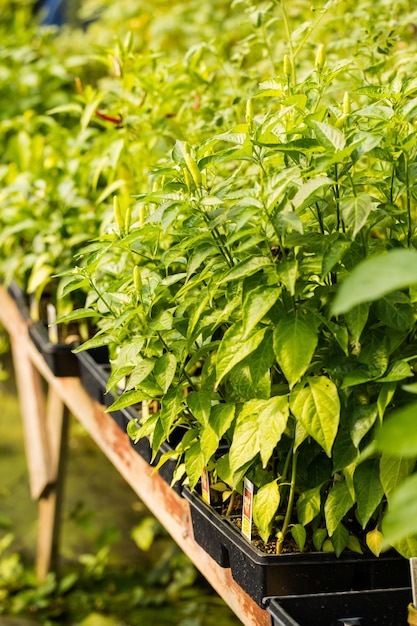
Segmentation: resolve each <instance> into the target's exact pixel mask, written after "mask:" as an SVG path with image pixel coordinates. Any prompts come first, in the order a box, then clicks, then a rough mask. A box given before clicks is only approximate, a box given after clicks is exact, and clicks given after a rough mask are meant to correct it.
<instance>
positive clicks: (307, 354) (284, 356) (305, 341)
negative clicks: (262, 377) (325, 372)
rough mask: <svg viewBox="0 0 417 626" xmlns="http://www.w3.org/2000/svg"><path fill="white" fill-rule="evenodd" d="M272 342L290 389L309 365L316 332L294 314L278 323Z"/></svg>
mask: <svg viewBox="0 0 417 626" xmlns="http://www.w3.org/2000/svg"><path fill="white" fill-rule="evenodd" d="M273 341H274V350H275V355H276V357H277V361H278V364H279V366H280V368H281V369H282V371H283V373H284V376H285V377H286V379H287V380H288V383H289V385H290V388H291V387H293V386H294V385H295V383H297V382H298V381H299V380H300V378H301V377H302V375H303V374H304V373H305V372H306V370H307V368H308V366H309V365H310V363H311V359H312V357H313V355H314V351H315V349H316V346H317V342H318V335H317V331H316V329H315V328H314V326H312V325H311V324H309V323H308V322H307V321H306V320H305V319H304V318H303V317H301V316H300V315H297V314H296V315H294V316H291V317H290V316H288V317H285V318H283V319H281V320H280V321H279V322H278V324H277V327H276V328H275V330H274V339H273Z"/></svg>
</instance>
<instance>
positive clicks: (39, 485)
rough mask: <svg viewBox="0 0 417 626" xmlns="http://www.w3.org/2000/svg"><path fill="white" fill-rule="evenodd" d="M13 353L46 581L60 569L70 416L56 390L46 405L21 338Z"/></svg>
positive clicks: (14, 340) (41, 570)
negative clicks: (61, 515) (61, 521)
mask: <svg viewBox="0 0 417 626" xmlns="http://www.w3.org/2000/svg"><path fill="white" fill-rule="evenodd" d="M12 350H13V358H14V368H15V375H16V383H17V389H18V394H19V402H20V408H21V414H22V421H23V431H24V437H25V448H26V458H27V462H28V470H29V483H30V491H31V496H32V498H33V499H34V500H38V502H39V516H38V524H39V528H38V553H37V574H38V578H39V580H44V579H45V576H46V575H47V574H48V572H50V571H52V570H54V569H56V567H57V556H58V540H59V526H60V524H59V522H60V508H61V501H62V489H63V482H64V481H63V476H64V466H65V456H66V449H67V435H68V422H69V413H68V409H67V408H66V406H65V405H64V403H63V402H62V400H61V398H60V396H59V395H58V394H57V392H56V391H55V390H54V388H53V387H49V389H48V399H47V403H45V392H44V383H43V380H42V377H41V376H40V374H39V372H38V370H37V369H36V368H35V366H34V365H33V363H32V362H31V360H30V358H29V356H28V354H27V352H26V350H25V346H24V344H23V342H21V341H20V340H19V338H16V337H12ZM45 405H46V406H45Z"/></svg>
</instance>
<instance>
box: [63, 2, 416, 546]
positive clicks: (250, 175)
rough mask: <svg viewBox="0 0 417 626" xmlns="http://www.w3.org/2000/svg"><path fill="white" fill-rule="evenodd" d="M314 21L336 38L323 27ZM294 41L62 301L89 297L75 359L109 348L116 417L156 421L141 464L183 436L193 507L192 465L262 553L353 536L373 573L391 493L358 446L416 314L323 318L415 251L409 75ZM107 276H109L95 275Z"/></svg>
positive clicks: (370, 41)
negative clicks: (145, 407) (249, 500)
mask: <svg viewBox="0 0 417 626" xmlns="http://www.w3.org/2000/svg"><path fill="white" fill-rule="evenodd" d="M238 4H241V3H238ZM247 6H248V10H249V9H250V10H251V11H253V6H252V5H251V4H250V3H248V5H247ZM285 7H286V5H285V3H283V2H282V3H279V6H278V5H277V13H278V11H284V13H282V15H283V17H284V24H285V25H286V27H287V29H288V30H289V28H290V26H291V19H290V17H289V16H288V14H286V13H285ZM327 8H329V7H327ZM332 8H333V7H332ZM368 8H369V6H368V5H367V4H366V5H363V6H361V7H360V8H359V9H358V14H361V11H365V9H368ZM351 10H352V11H353V13H352V14H353V15H354V14H355V12H354V10H353V9H351ZM277 13H274V10H272V8H271V7H269V8H268V11H267V12H266V13H265V15H263V17H261V18H259V19H260V23H262V20H264V21H263V23H264V24H266V25H267V28H265V29H263V31H262V36H263V40H264V42H265V41H269V42H271V41H272V40H280V41H281V40H282V39H281V38H280V36H279V35H278V32H279V30H278V26H277ZM252 14H253V13H252ZM258 15H259V14H258ZM303 15H305V13H303ZM329 15H330V17H332V18H333V20H332V19H330V17H329ZM325 17H326V19H327V24H329V23H330V24H332V28H334V29H336V28H339V29H340V28H341V26H340V19H341V17H340V15H338V14H337V10H335V11H334V13H331V12H328V13H327V14H326V15H322V16H321V18H322V19H325ZM337 20H339V21H337ZM258 22H259V20H258ZM258 22H257V28H258V27H259V23H258ZM359 23H360V22H359ZM305 24H306V25H304V26H303V25H301V26H300V29H299V30H297V31H296V32H294V34H291V32H289V35H288V33H287V38H286V39H285V41H286V42H287V49H286V50H285V48H284V49H283V50H282V53H283V54H282V55H281V63H280V67H279V68H278V70H277V68H276V63H277V61H276V60H275V59H276V58H278V57H276V56H274V54H270V55H269V56H270V57H273V58H274V69H275V70H277V73H276V75H274V76H271V77H266V76H265V80H263V82H262V83H261V84H260V87H259V90H258V91H255V90H253V91H252V92H251V93H250V92H248V94H247V97H246V101H247V103H246V112H245V111H244V110H242V107H241V106H240V105H238V108H237V110H236V117H237V118H238V121H237V123H235V124H234V125H232V126H231V127H230V128H229V130H228V131H226V132H224V131H223V132H221V133H217V134H214V135H211V136H208V137H203V138H202V140H201V141H200V142H199V143H198V144H196V143H195V141H193V142H192V143H193V144H194V146H193V145H190V143H188V142H187V141H184V140H178V141H177V142H176V144H175V146H174V148H173V150H172V152H171V157H170V158H166V159H161V160H160V163H159V164H158V166H157V167H155V168H154V170H153V172H152V191H150V192H148V193H141V194H140V195H138V196H137V197H136V203H135V205H134V207H133V208H132V218H131V221H130V218H129V223H130V227H129V230H128V232H127V229H125V228H124V226H123V224H124V220H123V219H122V220H121V219H120V216H119V218H118V224H119V226H118V229H117V230H116V232H115V233H114V234H113V236H112V238H111V241H109V239H104V240H101V241H98V243H97V244H94V248H93V250H94V251H93V254H92V256H91V257H90V259H88V258H87V260H86V263H85V265H84V267H83V268H79V269H77V273H76V274H75V277H74V278H73V283H72V286H71V288H76V286H77V284H84V285H85V284H90V286H91V285H92V286H93V291H92V292H91V296H90V299H89V307H88V308H87V309H86V310H84V312H83V311H81V312H80V313H79V314H80V315H83V314H84V315H90V314H91V315H98V316H99V317H100V318H101V320H100V321H99V327H100V331H99V333H98V335H97V336H96V337H95V338H94V339H93V340H92V341H90V342H89V343H87V344H85V346H84V347H88V346H91V345H97V344H99V343H109V344H110V345H111V346H113V347H114V348H116V347H117V351H114V352H113V353H112V356H113V359H112V375H111V379H110V381H109V386H113V385H116V384H118V383H120V381H122V380H126V387H125V391H124V392H123V393H122V395H121V397H120V398H119V399H118V400H117V401H116V403H115V405H114V408H118V407H122V406H127V405H132V404H136V403H140V402H142V401H148V402H149V401H154V400H157V402H158V403H159V406H160V408H159V410H158V411H157V412H156V413H151V414H149V415H146V416H144V417H143V418H142V420H140V425H137V424H135V423H132V424H131V426H130V434H131V436H133V437H142V436H149V437H150V438H151V442H152V446H153V449H154V451H155V452H156V451H157V450H158V449H159V446H160V445H161V443H162V442H163V441H165V440H169V439H170V437H171V435H172V434H173V432H174V431H175V432H176V433H178V432H182V433H183V436H182V438H181V439H180V442H179V444H178V445H177V446H176V447H175V450H173V452H172V453H169V454H170V455H174V456H176V457H177V458H178V463H179V465H178V471H177V478H179V477H180V476H181V475H182V474H184V473H185V474H186V476H187V480H188V482H189V484H190V486H191V487H192V488H193V487H195V485H196V484H197V482H198V480H199V478H200V476H201V473H202V471H203V469H204V468H205V467H206V466H207V465H209V466H210V467H211V468H212V471H213V475H214V476H215V477H217V479H218V480H220V481H222V482H223V483H225V484H226V485H227V488H228V489H229V490H231V491H235V490H240V489H241V481H242V478H243V476H245V475H246V476H248V477H249V478H250V479H251V480H252V481H253V482H254V483H255V485H256V487H257V494H256V496H255V501H254V521H255V523H256V525H257V527H258V530H259V532H260V535H261V537H262V538H263V539H264V541H267V540H268V539H269V538H270V536H271V534H272V533H273V534H275V536H276V550H277V552H281V551H282V550H283V549H285V541H286V540H287V537H288V535H289V534H290V533H291V534H292V536H293V538H294V539H295V541H296V543H297V544H298V546H299V549H301V550H302V549H303V547H304V545H305V542H306V538H307V536H308V537H309V541H310V543H313V544H314V546H315V548H316V549H325V550H334V551H335V552H336V553H337V554H340V552H341V551H342V550H344V549H345V548H350V549H352V550H356V551H362V550H363V549H364V547H363V544H361V543H360V542H359V540H358V536H359V533H360V531H361V530H364V531H365V534H366V537H367V544H368V547H369V548H370V549H371V550H372V551H373V552H375V553H376V554H378V553H379V552H380V549H381V546H382V535H380V522H381V517H382V514H383V511H384V509H385V503H386V499H387V498H388V499H389V496H390V493H391V490H392V489H393V487H394V483H395V481H396V478H395V468H393V467H392V466H391V465H390V462H389V460H388V459H387V458H386V457H385V456H384V455H382V456H381V455H380V453H379V452H378V451H375V449H374V448H373V446H372V443H373V441H374V438H375V434H376V432H377V431H378V428H379V425H380V423H382V422H383V421H384V419H385V416H386V415H387V414H389V412H390V411H391V410H392V408H394V407H395V406H402V405H403V404H407V402H408V401H409V400H408V397H407V395H405V394H404V393H403V391H402V385H403V383H404V382H409V381H410V380H412V379H413V376H414V369H413V368H414V362H415V359H416V357H417V352H416V347H417V346H416V343H415V337H414V323H415V303H414V298H413V294H412V293H411V294H410V293H407V292H404V291H398V290H397V291H395V292H393V293H389V294H388V293H384V294H382V295H381V297H379V298H378V299H377V300H376V301H375V302H374V303H370V302H368V301H360V302H358V303H354V304H355V306H354V308H352V310H351V311H346V312H343V313H340V314H338V315H334V313H333V310H332V308H331V307H332V302H333V299H334V297H335V295H336V293H337V290H338V285H339V283H341V282H342V281H343V280H345V279H346V277H348V276H349V275H350V274H351V272H353V270H354V268H355V267H356V266H357V265H358V264H360V263H361V261H362V260H363V259H365V258H368V257H374V256H377V255H379V254H380V253H382V252H385V251H387V250H390V249H392V248H404V249H405V248H410V247H413V246H414V243H415V189H414V182H413V181H414V175H413V172H414V169H415V163H416V153H415V141H414V139H415V112H416V109H415V97H416V81H415V74H414V71H415V68H414V66H413V65H412V62H411V61H410V56H409V53H408V48H407V46H406V45H405V43H403V42H401V45H400V43H399V42H398V40H397V39H396V38H395V37H394V35H393V33H391V35H390V37H389V40H388V41H389V45H388V47H386V48H384V49H382V48H381V45H380V39H381V37H380V33H375V32H368V34H367V35H368V36H367V37H366V38H364V37H358V39H359V41H361V44H360V47H359V49H357V50H356V56H355V55H351V58H350V59H348V60H346V59H345V58H343V56H341V55H340V53H339V50H338V49H337V46H336V45H335V44H334V43H333V45H332V41H331V40H330V41H328V42H327V48H328V50H327V52H326V54H324V50H323V47H322V46H321V45H319V46H317V45H316V46H315V50H313V47H312V44H311V42H312V39H313V32H312V31H311V30H309V29H310V27H309V25H308V23H307V22H306V23H305ZM378 26H381V27H382V24H379V25H378ZM383 26H384V28H385V29H386V32H389V27H390V24H389V19H387V22H386V23H385V24H383ZM317 28H318V26H317ZM300 32H301V33H302V32H307V36H306V37H303V36H301V35H300ZM317 32H318V33H320V32H321V31H320V30H318V31H317ZM314 35H315V36H317V33H316V32H314ZM344 35H345V37H346V40H344V45H347V43H346V42H347V41H348V42H349V43H350V45H351V44H352V40H351V39H350V38H349V36H348V34H347V33H346V32H345V31H344ZM257 37H259V32H257ZM265 37H266V39H265ZM254 41H255V44H254V45H258V41H259V39H258V38H256V39H254ZM288 42H289V43H288ZM298 42H300V45H298ZM245 45H246V44H245ZM365 48H366V50H367V52H366V54H365V52H364V49H365ZM389 48H391V49H392V52H391V55H389V54H388V52H389ZM263 63H264V61H263V60H262V64H263ZM397 67H400V69H401V71H400V72H399V73H398V72H397V71H396V68H397ZM251 72H253V68H252V69H251ZM249 73H250V72H249ZM239 117H240V119H239ZM144 217H145V221H144ZM108 255H109V256H108ZM109 258H110V259H111V258H113V259H114V260H115V259H118V260H119V261H121V264H122V266H123V268H124V269H123V271H122V272H121V273H120V265H119V266H117V265H116V264H115V266H114V267H115V268H116V267H117V268H118V269H117V271H115V272H114V273H111V272H108V271H107V270H103V268H106V267H107V265H108V259H109ZM97 277H99V280H97ZM335 312H337V311H336V309H335ZM223 441H225V442H226V443H228V444H229V446H230V450H229V452H227V453H226V454H224V455H223V456H221V457H220V458H217V456H216V453H217V450H218V448H219V445H220V444H221V443H222V442H223ZM413 467H414V464H413V463H410V464H409V465H408V471H409V472H411V471H412V470H413ZM396 547H397V549H399V550H400V551H401V552H402V553H403V554H406V555H409V554H411V553H413V552H414V551H415V546H414V544H413V542H408V543H407V545H405V544H402V545H400V544H397V545H396Z"/></svg>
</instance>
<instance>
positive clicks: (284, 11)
mask: <svg viewBox="0 0 417 626" xmlns="http://www.w3.org/2000/svg"><path fill="white" fill-rule="evenodd" d="M281 10H282V17H283V21H284V28H285V34H286V35H287V39H288V48H289V53H290V54H289V57H290V65H291V80H292V84H293V85H295V84H296V82H297V74H296V69H295V54H294V46H293V45H292V37H291V27H290V19H289V17H288V13H287V7H286V6H285V0H282V1H281Z"/></svg>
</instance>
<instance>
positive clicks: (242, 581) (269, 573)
mask: <svg viewBox="0 0 417 626" xmlns="http://www.w3.org/2000/svg"><path fill="white" fill-rule="evenodd" d="M183 495H184V497H185V498H186V499H187V500H188V501H189V503H190V510H191V517H192V524H193V531H194V537H195V540H196V541H197V542H198V543H199V544H200V545H201V546H202V547H203V548H204V549H205V550H206V551H207V553H208V554H210V556H212V558H213V559H214V560H215V561H216V562H217V563H218V564H219V565H221V566H222V567H230V568H231V572H232V576H233V578H234V580H235V581H236V582H237V583H238V584H239V585H240V587H241V588H242V589H243V590H244V591H246V593H248V594H249V595H250V597H251V598H252V599H253V600H254V601H255V602H256V603H257V604H259V605H260V606H262V601H263V598H265V597H266V596H287V595H299V594H317V593H333V592H337V591H347V590H365V589H378V588H381V589H382V588H384V589H386V588H390V587H401V588H403V587H409V585H410V579H409V568H408V561H407V560H406V559H404V558H402V557H400V556H399V555H397V554H393V553H390V554H386V555H384V556H381V557H379V558H377V557H374V556H371V555H360V554H356V553H353V552H344V553H342V555H341V556H340V557H339V558H337V557H336V556H335V555H334V554H333V553H324V552H315V553H313V552H311V553H285V554H280V555H276V554H265V553H263V552H261V551H260V550H258V549H257V548H256V547H255V546H254V545H253V544H252V543H250V542H249V541H247V540H246V539H245V538H244V537H243V536H242V535H241V533H240V531H239V530H238V529H237V528H236V527H235V526H234V525H233V524H232V523H231V522H230V521H228V520H227V519H226V518H224V517H222V516H221V515H219V514H218V513H217V512H216V511H215V510H214V509H213V508H212V507H210V506H208V505H207V504H206V503H205V502H204V501H203V500H202V498H201V497H200V496H199V495H197V494H196V493H195V492H190V490H189V489H187V488H184V490H183ZM312 623H313V622H312Z"/></svg>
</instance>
